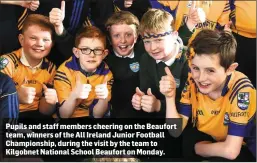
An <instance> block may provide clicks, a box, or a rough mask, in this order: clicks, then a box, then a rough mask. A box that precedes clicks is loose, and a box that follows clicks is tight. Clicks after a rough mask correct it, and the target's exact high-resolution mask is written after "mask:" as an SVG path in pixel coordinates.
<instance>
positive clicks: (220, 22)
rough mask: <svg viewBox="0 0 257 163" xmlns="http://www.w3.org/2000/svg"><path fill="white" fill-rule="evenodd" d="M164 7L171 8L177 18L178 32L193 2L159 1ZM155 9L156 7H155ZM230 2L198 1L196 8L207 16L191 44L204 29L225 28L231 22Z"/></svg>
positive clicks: (200, 24)
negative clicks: (200, 9)
mask: <svg viewBox="0 0 257 163" xmlns="http://www.w3.org/2000/svg"><path fill="white" fill-rule="evenodd" d="M158 2H159V3H161V4H162V5H164V6H167V7H170V10H171V13H174V12H175V14H173V17H174V18H175V30H178V29H179V28H180V27H181V26H182V25H183V24H184V22H186V20H187V18H188V13H189V10H190V8H191V6H192V1H163V0H158ZM153 7H154V6H153ZM229 7H230V6H229V2H228V1H227V0H224V1H196V8H202V9H203V10H204V12H205V14H206V21H205V22H203V23H198V24H197V25H196V27H195V32H194V34H193V35H192V37H191V39H190V40H189V43H190V42H191V41H192V40H193V38H194V37H195V36H196V34H197V33H198V32H200V31H201V30H202V29H212V30H214V29H216V27H220V26H224V25H225V24H226V23H227V22H228V20H229V17H228V15H229V12H230V11H229Z"/></svg>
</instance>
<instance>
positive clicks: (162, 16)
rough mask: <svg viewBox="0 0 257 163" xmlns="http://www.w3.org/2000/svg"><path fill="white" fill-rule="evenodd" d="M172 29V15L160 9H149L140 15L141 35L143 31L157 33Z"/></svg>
mask: <svg viewBox="0 0 257 163" xmlns="http://www.w3.org/2000/svg"><path fill="white" fill-rule="evenodd" d="M173 29H174V20H173V16H172V15H171V14H170V13H169V12H167V11H165V10H162V9H149V10H148V11H147V12H146V13H145V14H144V15H143V17H142V19H141V21H140V26H139V32H140V34H141V35H143V34H144V33H145V32H153V33H158V32H159V31H162V32H164V31H167V30H172V31H173Z"/></svg>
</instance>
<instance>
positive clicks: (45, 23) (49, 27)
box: [21, 14, 54, 39]
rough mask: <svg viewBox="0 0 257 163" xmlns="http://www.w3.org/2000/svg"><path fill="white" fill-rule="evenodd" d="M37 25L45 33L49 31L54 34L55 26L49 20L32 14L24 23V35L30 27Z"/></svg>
mask: <svg viewBox="0 0 257 163" xmlns="http://www.w3.org/2000/svg"><path fill="white" fill-rule="evenodd" d="M32 25H37V26H39V27H40V28H42V29H43V30H45V31H49V32H50V33H51V35H52V39H53V34H54V26H53V24H52V23H51V22H50V21H49V18H48V17H46V16H43V15H40V14H30V15H29V16H28V17H27V18H26V19H25V20H24V23H23V27H22V31H21V32H22V33H24V32H25V31H26V30H27V29H28V28H29V27H30V26H32Z"/></svg>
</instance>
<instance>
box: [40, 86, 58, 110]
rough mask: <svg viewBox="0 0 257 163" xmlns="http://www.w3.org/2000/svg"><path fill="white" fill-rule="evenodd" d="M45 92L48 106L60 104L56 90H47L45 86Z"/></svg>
mask: <svg viewBox="0 0 257 163" xmlns="http://www.w3.org/2000/svg"><path fill="white" fill-rule="evenodd" d="M43 91H44V94H45V100H46V102H47V103H48V104H51V105H55V104H56V102H58V98H57V93H56V90H55V89H52V88H47V86H46V85H45V84H43Z"/></svg>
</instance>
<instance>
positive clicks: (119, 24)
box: [105, 11, 145, 118]
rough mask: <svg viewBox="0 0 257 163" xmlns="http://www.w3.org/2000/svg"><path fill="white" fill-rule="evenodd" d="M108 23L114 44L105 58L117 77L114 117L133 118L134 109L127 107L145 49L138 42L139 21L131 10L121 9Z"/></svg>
mask: <svg viewBox="0 0 257 163" xmlns="http://www.w3.org/2000/svg"><path fill="white" fill-rule="evenodd" d="M105 25H106V28H107V30H108V31H109V39H110V42H111V45H112V49H111V50H110V54H109V55H108V56H107V58H106V62H107V64H108V65H109V67H110V70H111V71H112V73H113V76H114V83H113V86H112V100H111V104H112V113H111V116H112V117H116V118H117V117H130V116H131V114H133V111H134V109H131V107H130V108H129V107H128V106H131V102H130V101H131V98H132V96H133V94H134V91H135V89H136V87H137V86H138V85H139V70H140V66H139V61H140V58H141V56H142V54H143V53H144V52H145V50H144V47H143V44H142V43H136V42H137V38H138V26H139V21H138V19H137V17H136V16H134V15H133V14H131V13H130V12H128V11H119V12H116V13H114V14H113V15H112V16H111V17H110V18H109V19H108V20H107V22H106V24H105ZM130 112H132V113H130Z"/></svg>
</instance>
